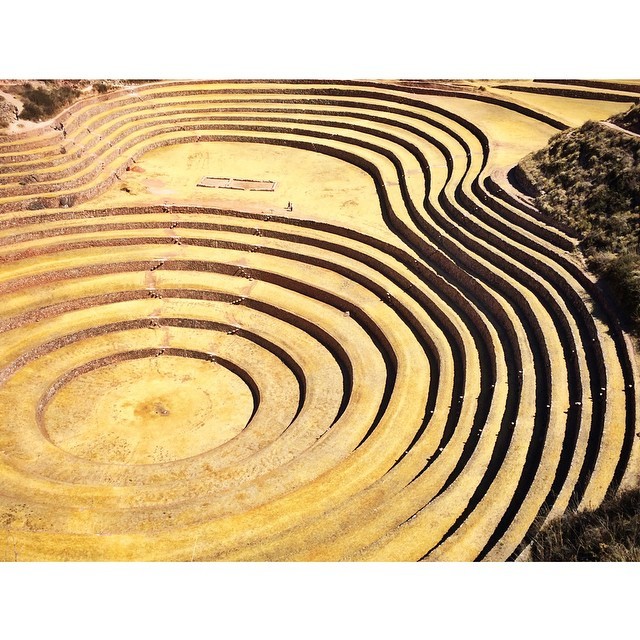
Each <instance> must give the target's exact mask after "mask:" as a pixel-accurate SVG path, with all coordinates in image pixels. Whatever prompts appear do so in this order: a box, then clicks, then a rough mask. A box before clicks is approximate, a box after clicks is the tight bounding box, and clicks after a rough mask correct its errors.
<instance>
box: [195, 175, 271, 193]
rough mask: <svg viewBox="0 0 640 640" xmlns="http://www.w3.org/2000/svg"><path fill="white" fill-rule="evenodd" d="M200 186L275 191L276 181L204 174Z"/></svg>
mask: <svg viewBox="0 0 640 640" xmlns="http://www.w3.org/2000/svg"><path fill="white" fill-rule="evenodd" d="M197 186H199V187H214V188H218V189H239V190H241V191H275V188H276V183H275V182H273V181H272V180H244V179H239V178H210V177H207V176H204V177H203V178H202V179H201V180H200V182H198V185H197Z"/></svg>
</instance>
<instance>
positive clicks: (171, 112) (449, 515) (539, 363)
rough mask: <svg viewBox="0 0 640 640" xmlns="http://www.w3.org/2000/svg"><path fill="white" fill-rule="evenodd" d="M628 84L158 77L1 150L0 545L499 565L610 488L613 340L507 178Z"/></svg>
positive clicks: (626, 475)
mask: <svg viewBox="0 0 640 640" xmlns="http://www.w3.org/2000/svg"><path fill="white" fill-rule="evenodd" d="M533 90H535V91H533ZM638 97H640V86H638V87H637V91H636V90H635V87H633V86H631V87H628V86H624V85H615V84H610V85H607V86H605V87H598V86H589V87H575V86H568V85H559V84H553V85H552V84H550V83H544V82H543V83H520V84H516V85H513V86H508V87H504V88H500V87H498V86H493V87H492V88H491V90H490V91H479V90H477V89H474V88H473V87H472V86H471V85H469V86H468V87H467V88H466V89H464V90H463V89H461V88H455V87H451V86H446V85H442V86H436V85H429V86H427V85H421V86H411V85H408V84H401V83H390V82H386V83H383V82H379V83H376V82H310V81H304V82H291V81H283V82H276V81H270V82H235V83H223V82H198V83H189V82H166V83H155V84H150V85H144V86H141V87H138V88H137V89H135V90H123V91H119V92H116V93H113V94H110V95H107V96H104V97H100V98H93V99H89V100H85V101H82V102H80V103H78V104H77V105H75V106H74V107H72V108H71V109H69V110H68V111H66V112H65V113H63V114H62V115H61V116H60V117H59V118H57V119H56V121H55V122H54V123H52V124H51V125H50V126H49V125H46V126H43V127H41V128H40V129H37V130H35V131H32V132H30V133H28V134H21V135H16V136H13V137H8V136H7V137H5V138H0V212H1V213H0V300H1V303H0V332H1V333H2V341H1V346H0V407H1V408H2V415H3V419H2V420H3V424H2V429H1V430H0V487H1V488H2V490H1V491H0V526H1V530H0V545H2V546H3V547H4V549H5V551H4V554H5V559H14V556H15V557H18V559H25V560H27V559H28V560H101V559H104V560H192V559H193V560H226V561H228V560H406V561H414V560H507V559H514V558H517V557H518V556H520V554H521V553H522V552H523V550H524V549H525V548H526V546H527V543H528V541H529V540H530V539H531V536H532V535H533V534H535V532H536V531H537V530H538V529H539V527H540V526H541V525H542V524H543V523H544V521H545V519H546V518H547V517H552V516H555V515H558V514H561V513H562V512H563V511H564V510H565V509H566V508H567V507H568V506H569V505H581V506H595V505H597V504H599V502H600V501H602V499H603V498H604V496H605V495H606V494H607V492H611V491H614V490H616V489H617V488H618V487H619V486H620V485H621V484H625V483H631V482H634V481H635V480H636V476H637V469H638V451H637V445H636V438H635V431H636V430H637V427H636V420H637V416H636V409H637V397H636V394H637V389H636V379H637V378H636V361H635V355H634V353H633V350H632V346H631V342H630V341H629V339H628V337H627V336H626V335H625V334H624V333H623V331H622V330H621V328H620V327H619V325H618V322H617V319H616V313H615V310H613V309H612V308H611V307H610V305H609V303H608V301H607V299H606V298H605V297H604V296H603V294H602V293H601V291H600V289H599V288H598V287H597V286H596V285H595V284H594V282H593V279H592V278H591V277H590V276H589V275H587V274H586V272H585V271H584V269H583V268H582V266H581V262H580V260H579V259H578V257H576V255H575V253H574V252H573V250H574V247H575V241H574V240H573V239H572V238H571V237H570V236H569V235H567V233H566V230H562V229H559V228H557V227H554V226H551V225H550V224H549V221H545V220H543V219H542V216H541V215H540V214H539V213H538V212H537V211H536V210H535V209H534V208H533V207H532V206H531V204H530V202H529V201H528V200H527V199H526V197H524V196H522V194H520V193H519V192H518V191H517V190H516V189H515V187H514V186H513V185H512V184H510V182H509V179H508V170H509V169H510V168H511V167H512V166H513V165H514V164H515V163H516V162H517V161H518V160H519V159H520V158H521V157H523V156H524V155H526V153H528V152H529V151H531V150H533V149H535V148H539V147H541V146H543V145H544V144H545V143H546V141H547V140H548V138H549V137H550V136H551V135H553V134H554V133H556V132H557V131H558V130H561V129H564V128H566V127H567V126H569V125H571V126H573V125H574V124H576V123H579V122H580V121H584V120H586V119H588V118H594V117H595V118H598V117H606V116H607V115H610V114H612V113H615V112H618V111H620V110H622V109H624V107H625V104H624V103H625V102H631V101H632V100H634V99H638ZM203 176H210V177H219V178H236V179H239V180H245V181H251V180H259V181H260V180H261V181H271V182H273V183H274V184H275V188H274V189H273V190H271V191H252V190H249V189H245V190H233V189H226V190H225V189H221V188H203V187H198V186H197V184H198V182H199V181H200V180H201V178H202V177H203ZM247 184H249V183H248V182H247Z"/></svg>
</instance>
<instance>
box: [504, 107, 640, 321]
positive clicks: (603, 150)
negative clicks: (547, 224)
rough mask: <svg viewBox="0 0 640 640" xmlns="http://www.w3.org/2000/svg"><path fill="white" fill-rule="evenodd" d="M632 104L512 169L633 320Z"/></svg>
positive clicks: (638, 314)
mask: <svg viewBox="0 0 640 640" xmlns="http://www.w3.org/2000/svg"><path fill="white" fill-rule="evenodd" d="M638 131H640V105H636V106H634V107H633V108H631V109H630V110H629V111H627V112H626V113H623V114H620V115H619V116H614V117H613V118H611V119H610V120H608V121H604V122H593V121H590V122H587V123H585V124H584V125H583V126H582V127H580V128H579V129H573V130H569V131H566V132H562V133H560V134H557V135H556V136H554V137H553V138H552V139H551V140H550V142H549V145H548V146H547V147H545V148H544V149H541V150H540V151H537V152H535V153H533V154H531V155H529V156H527V157H526V158H525V159H524V160H523V161H522V162H521V163H520V165H519V166H518V169H517V177H518V179H519V181H520V182H521V184H523V185H524V186H525V187H526V188H528V190H529V191H530V193H531V195H533V196H534V197H535V204H536V206H537V207H538V208H539V209H540V210H541V211H543V212H544V213H546V214H548V215H550V216H552V217H553V218H554V219H555V220H557V221H558V222H560V223H562V224H564V225H568V226H569V227H570V228H572V229H574V230H575V232H576V233H577V234H578V235H579V237H580V247H581V249H582V250H583V252H584V254H585V256H586V258H587V261H588V264H589V266H590V268H591V269H592V270H593V271H594V272H595V273H596V274H598V275H600V276H602V277H603V278H604V279H605V280H606V281H607V282H608V283H609V284H610V285H611V286H612V288H613V290H614V292H615V293H616V295H617V297H618V299H619V302H620V303H621V305H622V307H623V308H624V309H625V311H626V312H627V313H628V314H629V316H630V318H631V319H632V320H633V321H634V322H635V323H636V325H637V323H638V321H640V255H638V231H639V224H640V136H639V135H638V133H637V132H638Z"/></svg>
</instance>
